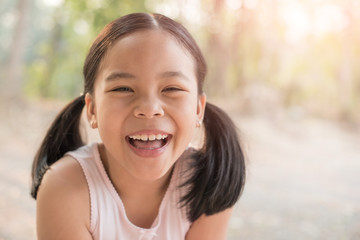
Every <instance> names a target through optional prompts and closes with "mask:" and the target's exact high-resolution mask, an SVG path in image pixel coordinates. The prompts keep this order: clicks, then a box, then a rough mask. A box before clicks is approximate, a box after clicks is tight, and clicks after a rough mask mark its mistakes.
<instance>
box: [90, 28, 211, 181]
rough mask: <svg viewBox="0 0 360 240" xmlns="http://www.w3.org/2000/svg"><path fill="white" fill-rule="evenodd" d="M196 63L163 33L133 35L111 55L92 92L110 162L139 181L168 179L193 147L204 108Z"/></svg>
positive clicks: (93, 109) (93, 115)
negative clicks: (199, 89)
mask: <svg viewBox="0 0 360 240" xmlns="http://www.w3.org/2000/svg"><path fill="white" fill-rule="evenodd" d="M205 102H206V99H205V95H200V96H199V95H198V90H197V79H196V74H195V61H194V59H193V57H192V56H191V55H190V54H189V53H188V51H187V50H186V49H185V48H184V47H182V46H181V45H180V44H179V43H178V42H177V41H176V40H175V39H174V38H173V37H172V36H171V35H169V34H168V33H166V32H163V31H161V30H146V31H139V32H135V33H133V34H130V35H128V36H126V37H124V38H122V39H120V40H119V41H118V42H116V43H115V44H114V46H113V47H112V48H110V49H109V50H108V51H107V54H106V55H105V57H104V59H103V61H102V63H101V65H100V67H99V70H98V75H97V78H96V81H95V85H94V93H93V95H90V94H87V96H86V106H87V114H88V118H89V120H93V121H95V122H96V124H95V126H96V127H98V130H99V134H100V137H101V139H102V141H103V144H104V146H105V156H106V158H107V159H106V161H108V162H111V163H112V164H116V166H119V167H120V168H121V169H122V170H125V171H127V172H128V173H129V174H131V175H133V176H134V177H137V178H139V179H146V180H156V179H158V178H160V177H162V176H164V175H165V173H167V172H168V170H169V169H170V168H171V167H172V165H173V164H174V163H175V161H176V160H177V159H178V158H179V157H180V155H181V154H182V153H183V152H184V150H185V149H186V147H187V146H188V144H189V143H190V141H191V139H192V137H193V134H194V131H195V128H196V122H197V120H201V119H202V118H203V114H204V108H205Z"/></svg>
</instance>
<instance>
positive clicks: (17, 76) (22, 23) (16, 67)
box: [1, 0, 31, 99]
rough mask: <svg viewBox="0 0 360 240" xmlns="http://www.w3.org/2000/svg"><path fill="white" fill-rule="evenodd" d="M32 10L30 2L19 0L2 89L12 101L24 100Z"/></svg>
mask: <svg viewBox="0 0 360 240" xmlns="http://www.w3.org/2000/svg"><path fill="white" fill-rule="evenodd" d="M30 9H31V1H30V0H18V3H17V11H16V18H17V22H16V25H15V29H14V32H13V37H12V42H11V46H10V49H11V51H10V56H9V61H8V65H7V68H6V73H5V79H4V80H3V83H4V85H5V86H6V88H5V87H3V88H2V89H1V91H2V94H1V95H2V96H3V97H5V98H10V99H20V98H22V86H23V75H22V73H23V68H24V54H25V49H26V44H27V39H28V37H27V30H28V26H27V25H28V23H29V13H30Z"/></svg>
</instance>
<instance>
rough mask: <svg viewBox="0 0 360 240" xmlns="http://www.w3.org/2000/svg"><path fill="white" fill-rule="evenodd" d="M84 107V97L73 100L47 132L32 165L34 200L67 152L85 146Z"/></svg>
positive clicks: (32, 192) (32, 194) (32, 193)
mask: <svg viewBox="0 0 360 240" xmlns="http://www.w3.org/2000/svg"><path fill="white" fill-rule="evenodd" d="M84 105H85V97H84V95H82V96H80V97H78V98H76V99H75V100H73V101H72V102H71V103H69V104H68V105H67V106H66V107H65V108H64V109H63V110H62V111H61V112H60V113H59V114H58V115H57V117H56V118H55V120H54V122H53V123H52V125H51V126H50V128H49V130H48V131H47V133H46V135H45V138H44V140H43V142H42V143H41V145H40V148H39V149H38V151H37V153H36V155H35V158H34V161H33V165H32V171H31V177H32V184H31V196H32V197H33V198H34V199H36V196H37V191H38V189H39V186H40V184H41V180H42V178H43V176H44V174H45V172H46V171H47V170H48V169H49V168H50V166H51V165H52V164H53V163H54V162H56V161H57V160H58V159H60V158H61V157H62V156H63V155H64V154H65V153H66V152H68V151H72V150H75V149H77V148H79V147H80V146H83V145H84V143H83V141H82V139H81V135H80V129H79V123H80V118H81V113H82V109H83V107H84Z"/></svg>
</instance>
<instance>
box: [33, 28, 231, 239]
mask: <svg viewBox="0 0 360 240" xmlns="http://www.w3.org/2000/svg"><path fill="white" fill-rule="evenodd" d="M85 102H86V110H87V111H86V112H87V117H88V119H89V122H90V123H91V126H92V127H93V128H98V131H99V133H100V136H101V139H102V143H103V144H101V145H100V148H99V150H100V155H101V159H102V161H103V164H104V166H105V170H106V172H107V174H108V175H109V177H110V179H111V181H112V183H113V185H114V187H115V189H116V190H117V192H118V194H119V195H120V197H121V199H122V201H123V203H124V206H125V209H126V213H127V217H128V218H129V220H130V221H131V222H132V223H134V224H135V225H137V226H139V227H143V228H149V227H150V226H151V224H152V223H153V221H154V219H155V218H156V216H157V214H158V210H159V206H160V203H161V200H162V198H163V196H164V194H165V191H166V188H167V186H168V184H169V180H170V175H171V170H172V167H173V165H174V163H175V162H176V160H177V159H178V158H179V157H180V156H181V155H182V153H183V152H184V151H185V149H186V147H187V146H188V144H189V143H190V141H191V139H192V137H193V135H194V132H195V129H196V127H197V121H201V120H202V118H203V116H204V109H205V104H206V97H205V95H203V94H201V95H199V94H198V87H197V79H196V75H195V63H194V59H193V57H192V56H191V55H190V54H189V53H188V52H187V50H186V49H185V48H184V47H182V46H181V45H180V44H179V43H178V42H177V41H176V39H174V38H173V37H172V36H171V35H169V34H168V33H166V32H163V31H161V30H145V31H138V32H135V33H133V34H130V35H128V36H125V37H124V38H121V39H120V40H119V41H117V42H116V43H115V44H114V46H113V47H111V48H110V49H109V50H108V52H107V54H106V55H105V57H104V59H102V62H101V64H100V67H99V69H98V72H97V78H96V81H95V86H94V92H93V93H88V94H87V95H86V96H85ZM159 134H160V135H163V136H167V140H166V141H162V140H161V141H156V142H153V143H149V145H142V146H139V145H137V146H138V147H137V148H135V147H134V146H133V144H131V142H132V141H133V140H129V138H130V137H136V136H139V135H140V136H141V135H148V136H150V138H153V136H152V135H154V136H157V135H159ZM165 143H166V144H165ZM164 144H165V145H164ZM88 195H89V193H88V189H87V183H86V180H85V178H84V175H83V172H82V170H81V167H80V165H79V164H78V163H77V162H76V160H74V159H72V158H71V157H69V156H65V157H63V159H61V160H60V161H57V162H56V163H55V164H53V165H52V166H51V169H50V171H48V172H47V173H46V174H45V177H44V179H43V181H42V184H41V187H40V189H39V193H38V198H37V221H38V223H37V226H38V229H37V231H38V236H39V239H91V235H90V233H89V230H88V229H89V226H90V212H89V209H90V204H89V201H90V200H89V196H88ZM45 199H46V200H45ZM230 215H231V209H228V210H225V211H223V212H220V213H218V214H215V215H212V216H202V217H200V218H199V219H198V220H196V221H195V222H194V223H193V224H192V226H191V227H190V230H189V232H188V234H187V237H186V239H190V240H191V239H217V240H218V239H225V236H226V230H227V225H228V221H229V219H230ZM53 216H57V217H56V218H54V217H53Z"/></svg>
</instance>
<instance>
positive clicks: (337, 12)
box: [314, 4, 349, 34]
mask: <svg viewBox="0 0 360 240" xmlns="http://www.w3.org/2000/svg"><path fill="white" fill-rule="evenodd" d="M348 23H349V22H348V19H347V18H346V16H345V14H344V13H343V12H342V11H341V8H340V7H339V6H336V5H330V4H329V5H325V6H322V7H319V8H317V9H316V10H315V24H314V32H315V34H324V33H327V32H332V31H340V30H342V29H344V28H345V27H346V26H347V25H348Z"/></svg>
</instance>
